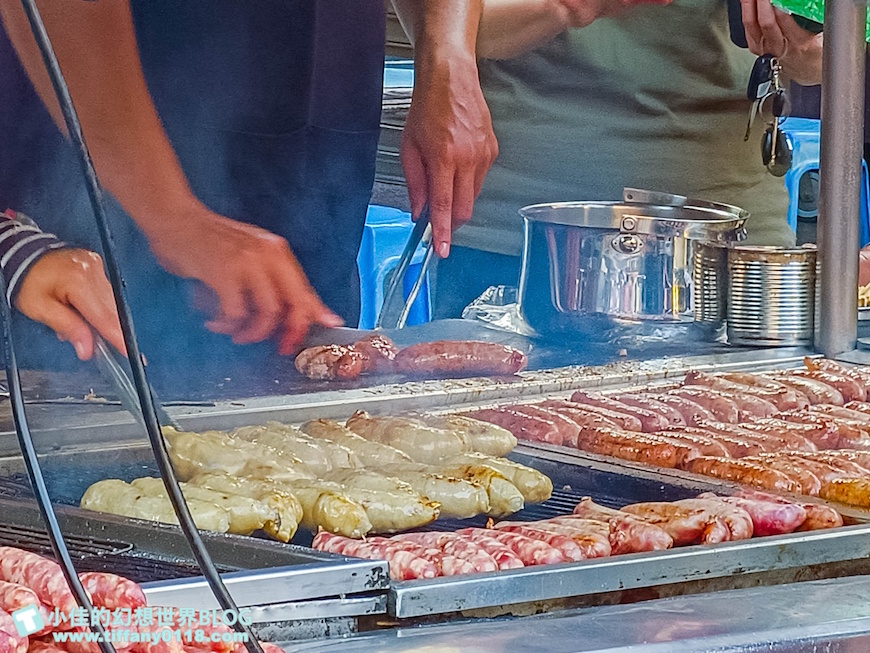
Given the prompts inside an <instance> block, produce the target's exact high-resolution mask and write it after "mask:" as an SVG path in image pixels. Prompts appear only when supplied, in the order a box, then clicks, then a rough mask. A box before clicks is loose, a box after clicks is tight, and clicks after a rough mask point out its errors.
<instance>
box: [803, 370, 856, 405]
mask: <svg viewBox="0 0 870 653" xmlns="http://www.w3.org/2000/svg"><path fill="white" fill-rule="evenodd" d="M792 374H794V375H795V376H796V377H797V378H806V379H815V380H816V381H821V382H822V383H825V384H827V385H829V386H832V387H834V388H836V389H837V390H839V392H840V394H842V395H843V401H845V402H846V403H848V402H850V401H866V399H867V390H866V388H865V387H864V385H863V384H862V383H861V382H860V381H857V380H855V379H853V378H851V377H849V376H846V375H841V374H834V373H833V372H826V371H824V370H796V371H794V372H792Z"/></svg>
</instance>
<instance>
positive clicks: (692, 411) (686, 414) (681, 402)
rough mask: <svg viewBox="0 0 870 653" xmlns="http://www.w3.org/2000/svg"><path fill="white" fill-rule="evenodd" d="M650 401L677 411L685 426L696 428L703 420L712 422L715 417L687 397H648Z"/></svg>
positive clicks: (665, 395)
mask: <svg viewBox="0 0 870 653" xmlns="http://www.w3.org/2000/svg"><path fill="white" fill-rule="evenodd" d="M650 398H651V399H655V400H656V401H658V402H661V403H663V404H666V405H668V406H670V407H672V408H673V409H674V410H677V411H679V413H680V414H681V415H682V416H683V420H684V421H685V422H686V425H687V426H696V425H697V424H698V423H700V422H702V421H704V420H705V419H709V420H714V419H716V416H715V415H714V414H713V413H712V412H710V411H709V410H707V409H706V408H704V407H703V406H702V405H701V404H699V403H697V402H695V401H692V400H691V399H689V398H688V397H681V396H678V395H672V394H659V395H650Z"/></svg>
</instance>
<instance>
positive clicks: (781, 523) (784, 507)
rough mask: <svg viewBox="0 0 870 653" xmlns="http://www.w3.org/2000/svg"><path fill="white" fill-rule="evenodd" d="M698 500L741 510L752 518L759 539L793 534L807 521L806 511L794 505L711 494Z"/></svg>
mask: <svg viewBox="0 0 870 653" xmlns="http://www.w3.org/2000/svg"><path fill="white" fill-rule="evenodd" d="M698 498H699V499H707V500H710V501H719V502H721V503H727V504H731V505H733V506H737V507H738V508H742V509H743V510H745V511H746V512H747V513H748V514H749V516H750V517H751V518H752V527H753V533H754V534H755V535H757V536H759V537H763V536H766V535H784V534H785V533H793V532H794V531H795V530H797V529H798V528H799V527H800V526H801V525H802V524H803V523H804V522H805V521H806V519H807V511H806V509H804V507H803V506H800V505H798V504H796V503H776V502H773V501H764V500H761V499H750V498H745V497H740V496H733V497H720V496H717V495H716V494H713V493H712V492H705V493H703V494H699V495H698Z"/></svg>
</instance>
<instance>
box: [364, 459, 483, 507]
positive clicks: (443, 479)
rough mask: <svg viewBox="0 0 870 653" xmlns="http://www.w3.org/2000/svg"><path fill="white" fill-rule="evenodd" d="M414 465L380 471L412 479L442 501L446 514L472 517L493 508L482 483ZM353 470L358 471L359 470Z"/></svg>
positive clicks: (419, 488)
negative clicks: (418, 468)
mask: <svg viewBox="0 0 870 653" xmlns="http://www.w3.org/2000/svg"><path fill="white" fill-rule="evenodd" d="M413 465H414V463H411V465H410V466H407V465H403V464H401V463H398V464H394V465H385V466H383V467H381V468H379V470H378V471H380V472H382V473H383V474H385V475H386V477H394V478H396V479H398V480H400V481H403V482H405V483H408V484H409V485H410V486H411V487H412V488H413V489H414V490H415V491H416V492H418V493H420V494H422V495H423V496H424V497H426V498H427V499H429V500H430V501H436V502H438V503H439V504H440V505H441V513H440V515H441V516H442V517H453V518H456V519H468V518H469V517H474V516H475V515H481V514H485V513H488V512H489V510H490V505H489V495H488V494H487V492H486V488H484V487H483V486H482V485H481V484H480V483H475V482H472V481H466V480H465V479H461V478H456V477H454V476H448V475H444V474H438V473H435V472H429V471H426V470H423V471H418V470H416V469H413ZM352 471H353V472H354V473H356V472H357V471H358V470H352ZM362 473H365V472H362Z"/></svg>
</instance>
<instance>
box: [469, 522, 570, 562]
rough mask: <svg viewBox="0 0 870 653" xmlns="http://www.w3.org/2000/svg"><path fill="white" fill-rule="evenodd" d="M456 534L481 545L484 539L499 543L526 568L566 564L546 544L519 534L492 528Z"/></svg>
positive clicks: (560, 555)
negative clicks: (508, 549)
mask: <svg viewBox="0 0 870 653" xmlns="http://www.w3.org/2000/svg"><path fill="white" fill-rule="evenodd" d="M456 532H457V534H458V535H464V536H470V537H471V538H472V540H473V541H474V542H476V543H478V544H481V545H482V544H483V543H482V542H481V540H485V539H491V540H495V541H497V542H500V543H501V544H504V545H506V546H507V547H509V548H510V549H511V551H513V552H514V553H515V554H516V555H517V556H518V557H519V559H520V560H522V562H523V564H524V565H526V566H533V565H550V564H557V563H560V562H567V560H566V559H565V556H563V555H562V554H561V553H560V552H559V551H558V550H557V549H554V548H553V547H552V546H550V545H549V544H547V543H546V542H544V541H542V540H538V539H535V538H531V537H527V536H525V535H521V534H519V533H510V532H508V531H503V530H498V529H492V528H464V529H462V530H461V531H456Z"/></svg>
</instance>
